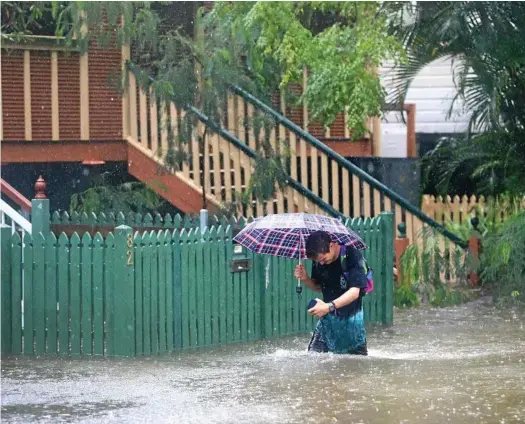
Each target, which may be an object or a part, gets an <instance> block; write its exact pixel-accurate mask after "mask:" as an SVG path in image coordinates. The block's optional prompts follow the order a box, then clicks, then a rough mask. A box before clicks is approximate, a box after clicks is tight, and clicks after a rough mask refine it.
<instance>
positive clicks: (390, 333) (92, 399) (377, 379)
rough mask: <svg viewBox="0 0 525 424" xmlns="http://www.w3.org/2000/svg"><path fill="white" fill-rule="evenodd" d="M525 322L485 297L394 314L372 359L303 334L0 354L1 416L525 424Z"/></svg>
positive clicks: (374, 344) (378, 336)
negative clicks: (338, 351) (87, 356)
mask: <svg viewBox="0 0 525 424" xmlns="http://www.w3.org/2000/svg"><path fill="white" fill-rule="evenodd" d="M524 322H525V317H524V316H523V315H517V314H516V313H513V312H510V311H506V312H501V311H496V310H495V309H493V308H492V307H491V306H490V304H489V302H488V300H487V299H482V300H477V301H475V302H472V303H469V304H467V305H463V306H459V307H454V308H445V309H418V310H411V311H396V315H395V326H394V327H392V328H389V329H384V328H376V329H374V330H372V331H369V335H368V342H369V353H370V355H369V356H368V357H352V356H343V355H331V354H307V353H306V352H305V347H306V344H307V342H308V336H307V335H305V336H300V337H289V338H285V339H279V340H272V341H262V342H257V343H251V344H237V345H229V346H222V347H218V348H217V347H216V348H207V349H200V350H195V351H186V352H183V353H177V354H173V355H167V356H163V357H157V358H147V359H130V360H108V359H91V360H59V359H40V360H35V359H26V358H21V359H14V358H9V359H5V360H3V361H2V422H6V423H22V422H24V423H26V422H27V423H29V422H31V423H33V422H45V423H62V422H75V423H200V424H202V423H420V422H424V423H444V422H450V423H515V422H525V324H524Z"/></svg>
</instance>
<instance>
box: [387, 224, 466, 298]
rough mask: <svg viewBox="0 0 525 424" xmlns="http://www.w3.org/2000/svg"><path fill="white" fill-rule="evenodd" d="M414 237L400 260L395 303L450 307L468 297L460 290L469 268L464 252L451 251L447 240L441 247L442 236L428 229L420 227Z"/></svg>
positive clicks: (457, 248) (459, 249)
mask: <svg viewBox="0 0 525 424" xmlns="http://www.w3.org/2000/svg"><path fill="white" fill-rule="evenodd" d="M417 239H418V240H417V242H416V243H413V244H411V245H410V246H408V248H407V249H406V250H405V253H404V254H403V255H402V256H401V259H400V262H401V263H400V266H401V270H400V276H401V277H400V281H399V282H398V285H397V286H396V288H395V291H394V301H395V304H396V306H399V307H411V306H418V305H419V303H420V302H421V303H428V304H431V305H433V306H450V305H456V304H458V303H461V302H464V301H466V300H468V296H467V295H465V294H464V293H463V291H462V290H461V288H462V287H464V286H465V285H466V282H467V274H468V272H469V270H470V269H471V266H470V264H469V258H468V257H465V252H463V250H462V249H461V248H459V247H456V248H455V249H453V250H452V252H451V250H450V248H449V242H448V240H446V241H445V248H444V249H443V247H442V245H441V243H442V240H443V237H442V236H441V235H440V234H439V233H437V232H436V231H435V230H433V229H431V228H426V227H425V228H423V229H422V230H421V231H420V233H419V234H418V235H417ZM450 281H452V283H451V282H450Z"/></svg>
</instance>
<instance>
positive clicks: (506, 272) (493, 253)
mask: <svg viewBox="0 0 525 424" xmlns="http://www.w3.org/2000/svg"><path fill="white" fill-rule="evenodd" d="M482 248H483V251H482V254H481V257H480V262H481V264H482V265H483V269H482V272H481V278H482V280H483V283H484V284H486V285H490V286H491V287H492V289H493V296H494V300H495V301H496V302H498V303H500V304H505V303H508V302H518V303H523V304H525V211H521V212H520V213H518V214H516V215H514V216H512V217H510V218H509V219H508V220H507V221H505V223H504V224H503V225H502V227H501V230H500V231H498V233H497V234H493V235H489V236H488V237H486V238H484V239H483V240H482Z"/></svg>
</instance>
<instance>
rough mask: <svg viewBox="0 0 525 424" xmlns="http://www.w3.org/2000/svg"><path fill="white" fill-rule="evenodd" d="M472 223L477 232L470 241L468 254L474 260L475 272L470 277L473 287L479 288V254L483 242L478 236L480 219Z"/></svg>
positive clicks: (472, 219)
mask: <svg viewBox="0 0 525 424" xmlns="http://www.w3.org/2000/svg"><path fill="white" fill-rule="evenodd" d="M470 223H471V224H472V227H473V228H474V230H476V233H475V234H473V235H472V236H470V238H469V240H468V254H469V255H470V256H471V259H472V262H471V263H472V267H473V271H472V272H471V273H470V275H469V278H468V279H469V282H470V285H471V286H477V285H478V283H479V276H478V271H477V269H478V265H479V254H480V250H481V241H480V238H479V235H478V234H477V231H478V225H479V219H478V217H476V216H475V217H473V218H471V220H470Z"/></svg>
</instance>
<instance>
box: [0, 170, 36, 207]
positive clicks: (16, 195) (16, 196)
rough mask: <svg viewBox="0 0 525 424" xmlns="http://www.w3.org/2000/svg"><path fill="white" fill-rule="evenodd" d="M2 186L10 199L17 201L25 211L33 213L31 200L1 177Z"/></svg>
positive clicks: (0, 184)
mask: <svg viewBox="0 0 525 424" xmlns="http://www.w3.org/2000/svg"><path fill="white" fill-rule="evenodd" d="M0 186H1V189H2V193H3V194H5V195H6V196H7V197H9V199H11V200H12V201H13V202H15V203H16V204H17V205H18V206H20V207H21V208H22V210H24V211H25V212H29V213H31V202H30V201H29V200H28V199H27V198H26V197H24V196H23V195H22V194H21V193H20V192H19V191H18V190H16V189H15V188H14V187H13V186H11V185H10V184H9V183H7V182H6V181H5V180H4V179H3V178H0Z"/></svg>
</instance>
